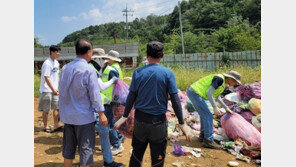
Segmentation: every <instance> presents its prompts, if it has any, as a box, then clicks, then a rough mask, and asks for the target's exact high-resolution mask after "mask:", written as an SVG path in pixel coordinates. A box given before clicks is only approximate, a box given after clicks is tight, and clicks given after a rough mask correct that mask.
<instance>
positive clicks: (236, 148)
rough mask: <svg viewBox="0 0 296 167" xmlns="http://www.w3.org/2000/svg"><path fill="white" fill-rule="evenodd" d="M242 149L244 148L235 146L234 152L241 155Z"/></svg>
mask: <svg viewBox="0 0 296 167" xmlns="http://www.w3.org/2000/svg"><path fill="white" fill-rule="evenodd" d="M242 148H243V146H241V145H238V146H235V147H234V151H235V152H237V153H239V152H240V150H241V149H242Z"/></svg>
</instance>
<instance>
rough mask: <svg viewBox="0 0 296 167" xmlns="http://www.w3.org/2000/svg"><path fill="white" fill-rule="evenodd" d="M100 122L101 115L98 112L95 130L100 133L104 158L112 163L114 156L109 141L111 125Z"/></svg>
mask: <svg viewBox="0 0 296 167" xmlns="http://www.w3.org/2000/svg"><path fill="white" fill-rule="evenodd" d="M99 123H100V120H99V116H98V114H96V124H95V130H96V131H97V132H99V135H100V140H101V148H102V153H103V159H104V161H105V162H107V163H111V162H113V158H112V152H111V148H110V142H109V127H106V126H102V125H99Z"/></svg>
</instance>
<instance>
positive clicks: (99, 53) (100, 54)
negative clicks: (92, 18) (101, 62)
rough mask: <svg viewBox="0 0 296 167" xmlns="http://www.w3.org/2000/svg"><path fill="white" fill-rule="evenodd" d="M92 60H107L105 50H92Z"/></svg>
mask: <svg viewBox="0 0 296 167" xmlns="http://www.w3.org/2000/svg"><path fill="white" fill-rule="evenodd" d="M91 58H92V59H96V58H107V54H105V50H104V49H102V48H94V49H93V55H92V57H91Z"/></svg>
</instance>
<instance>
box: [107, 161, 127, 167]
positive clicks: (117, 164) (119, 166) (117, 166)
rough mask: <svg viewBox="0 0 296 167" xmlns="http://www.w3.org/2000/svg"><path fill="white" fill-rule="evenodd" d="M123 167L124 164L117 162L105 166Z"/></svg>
mask: <svg viewBox="0 0 296 167" xmlns="http://www.w3.org/2000/svg"><path fill="white" fill-rule="evenodd" d="M122 166H123V164H122V163H117V162H115V161H113V162H111V163H107V162H104V165H103V167H122Z"/></svg>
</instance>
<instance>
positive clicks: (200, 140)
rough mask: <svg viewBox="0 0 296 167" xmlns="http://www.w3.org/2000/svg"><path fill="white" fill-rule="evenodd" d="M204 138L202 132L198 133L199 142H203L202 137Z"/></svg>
mask: <svg viewBox="0 0 296 167" xmlns="http://www.w3.org/2000/svg"><path fill="white" fill-rule="evenodd" d="M204 138H205V136H204V134H203V133H200V134H199V137H198V141H199V142H200V143H201V142H203V139H204Z"/></svg>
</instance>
